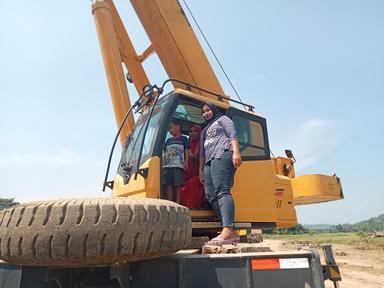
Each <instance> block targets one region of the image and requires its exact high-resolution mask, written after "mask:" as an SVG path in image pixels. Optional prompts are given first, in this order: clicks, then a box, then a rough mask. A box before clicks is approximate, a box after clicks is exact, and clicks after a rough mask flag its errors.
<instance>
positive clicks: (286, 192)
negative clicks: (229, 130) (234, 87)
mask: <svg viewBox="0 0 384 288" xmlns="http://www.w3.org/2000/svg"><path fill="white" fill-rule="evenodd" d="M131 3H132V5H133V7H134V9H135V11H136V13H137V15H138V17H139V19H140V21H141V23H142V25H143V27H144V29H145V31H146V32H147V35H148V37H149V39H150V42H151V45H150V46H149V47H148V48H147V49H146V50H145V51H144V52H143V53H142V54H141V55H138V54H137V53H136V52H135V50H134V48H133V44H132V42H131V41H130V38H129V36H128V34H127V32H126V30H125V28H124V26H123V23H122V21H121V19H120V17H119V14H118V12H117V10H116V8H115V6H114V4H113V2H112V1H109V0H106V1H94V4H93V6H92V13H93V16H94V18H95V22H96V27H97V32H98V37H99V42H100V47H101V52H102V55H103V59H104V66H105V70H106V74H107V78H108V83H109V88H110V94H111V97H112V101H113V107H114V109H115V116H116V121H117V125H118V126H119V127H120V125H121V124H122V121H123V119H124V117H125V115H126V114H127V112H128V110H129V109H130V108H131V106H132V105H131V103H130V102H129V97H128V92H127V91H128V90H127V87H126V80H125V75H124V73H123V67H122V63H123V64H124V65H125V67H126V69H127V70H128V73H129V76H128V78H129V79H130V81H132V82H133V84H134V85H135V87H136V89H137V92H138V94H139V95H143V97H142V98H141V99H142V100H140V101H148V102H147V103H150V104H151V105H144V106H143V108H142V109H141V111H140V112H141V116H140V118H139V119H138V121H137V122H136V123H134V120H133V116H132V113H131V114H130V115H129V116H128V119H127V121H126V123H125V124H124V125H122V128H121V133H120V140H121V142H122V144H123V147H124V148H123V150H124V151H123V156H122V158H121V162H120V166H119V169H118V172H117V175H116V177H115V179H114V181H113V182H109V186H110V187H113V195H114V196H118V197H141V198H161V193H160V191H161V177H160V175H161V161H162V159H161V156H162V150H163V147H164V143H165V140H166V137H167V127H168V125H169V122H170V121H171V119H173V118H176V119H178V120H179V121H180V122H181V130H182V132H183V134H187V133H188V130H189V128H190V127H191V126H192V125H194V124H198V125H203V124H204V119H203V117H202V115H201V111H200V105H201V103H202V102H205V101H208V102H211V103H213V104H215V105H217V106H218V107H220V109H221V112H222V113H224V114H226V115H228V116H229V117H230V118H232V120H233V122H234V124H235V127H236V131H238V137H239V143H240V150H241V155H242V158H243V166H242V167H241V168H240V169H238V171H237V172H236V177H235V184H234V187H233V197H234V201H235V203H236V216H235V220H236V223H237V226H238V227H244V228H246V227H248V228H251V227H259V228H260V227H279V228H280V227H292V226H295V225H296V224H297V218H296V212H295V206H296V205H306V204H313V203H320V202H325V201H332V200H337V199H341V198H343V195H342V190H341V185H340V181H339V179H338V178H337V177H336V176H325V175H318V174H317V175H304V176H296V175H295V170H294V157H293V155H292V153H291V152H290V151H287V152H286V153H288V158H287V157H276V158H271V156H270V155H271V152H270V148H269V140H268V133H267V125H266V120H265V119H264V118H263V117H261V116H259V115H257V114H255V113H254V112H253V106H251V105H248V104H245V103H240V102H239V101H235V100H233V99H230V98H229V97H227V96H225V94H224V91H223V89H222V87H221V85H220V83H219V81H218V79H217V77H216V75H215V73H214V71H213V69H212V67H211V65H210V64H209V62H208V59H207V57H206V55H205V53H204V51H203V49H202V47H201V46H200V43H199V41H198V39H197V37H196V35H195V33H194V32H193V30H192V27H191V25H190V23H189V22H188V19H187V18H186V16H185V13H184V11H183V9H182V7H181V5H180V3H179V2H178V1H176V0H137V1H135V0H132V1H131ZM153 53H156V54H157V56H158V57H159V59H160V61H161V63H162V65H163V66H164V68H165V71H166V72H167V74H168V76H169V78H170V79H171V80H170V81H169V84H170V85H173V86H174V90H173V91H172V92H170V93H168V94H167V95H164V96H163V95H161V97H160V99H157V97H158V94H159V93H158V92H159V89H158V88H157V87H153V86H151V84H150V81H149V80H148V77H147V75H146V73H145V71H144V68H143V66H142V62H143V61H144V60H145V59H146V58H147V57H149V55H151V54H153ZM146 89H147V90H146ZM151 89H152V90H154V91H152V90H151ZM162 89H163V88H162V87H160V90H161V92H163V90H162ZM144 90H146V92H147V93H144V94H143V92H144ZM145 97H150V98H151V99H150V100H148V99H146V100H143V98H145ZM152 104H154V105H152ZM236 104H237V105H236ZM239 104H240V105H241V106H243V107H244V108H245V109H239V108H236V107H239ZM168 136H169V135H168ZM124 167H125V168H124ZM112 183H113V186H112ZM191 216H192V221H193V223H192V226H193V228H196V229H197V228H201V229H204V228H214V227H218V225H219V224H220V223H218V222H217V220H216V222H215V220H214V219H215V215H214V213H213V212H212V210H209V209H203V207H201V208H200V209H191Z"/></svg>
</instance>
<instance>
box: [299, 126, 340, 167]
mask: <svg viewBox="0 0 384 288" xmlns="http://www.w3.org/2000/svg"><path fill="white" fill-rule="evenodd" d="M294 142H295V143H294V145H293V147H295V151H294V152H295V155H297V157H296V158H297V160H298V162H300V165H299V166H300V168H304V167H308V166H310V165H312V164H314V163H315V162H317V161H318V160H320V159H321V158H323V157H324V156H326V155H328V154H330V153H331V151H332V150H333V149H334V148H335V147H336V145H337V144H338V142H339V138H338V137H337V136H336V133H334V127H333V125H332V124H331V123H330V122H328V121H325V120H322V119H310V120H307V121H306V122H304V123H302V124H301V125H300V126H299V127H298V131H297V133H296V137H295V141H294Z"/></svg>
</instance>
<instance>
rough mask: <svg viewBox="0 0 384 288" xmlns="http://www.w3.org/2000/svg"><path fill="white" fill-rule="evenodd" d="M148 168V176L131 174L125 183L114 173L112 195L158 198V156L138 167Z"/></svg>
mask: <svg viewBox="0 0 384 288" xmlns="http://www.w3.org/2000/svg"><path fill="white" fill-rule="evenodd" d="M144 168H148V169H149V170H148V177H147V178H143V177H142V176H141V175H139V174H138V175H137V179H136V180H135V175H134V174H133V175H132V176H131V178H130V179H129V181H128V183H127V184H124V181H123V178H122V177H121V176H120V175H118V174H117V175H116V177H115V182H114V185H113V192H112V193H113V196H117V197H135V198H136V197H141V198H143V197H146V198H160V157H157V156H156V157H152V158H150V159H148V160H147V161H145V162H144V163H143V165H141V167H140V169H144Z"/></svg>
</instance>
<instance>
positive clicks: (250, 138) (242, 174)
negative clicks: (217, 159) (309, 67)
mask: <svg viewBox="0 0 384 288" xmlns="http://www.w3.org/2000/svg"><path fill="white" fill-rule="evenodd" d="M227 116H228V117H230V118H231V119H232V121H233V123H234V125H235V128H236V133H237V137H238V140H239V144H240V153H241V156H242V160H243V163H242V165H241V166H240V167H239V168H238V169H237V171H236V174H235V182H234V186H233V188H232V195H233V198H234V201H235V207H236V212H235V213H236V214H235V221H236V222H251V223H253V226H258V227H274V226H275V223H276V220H277V219H276V218H277V216H276V207H275V199H274V186H273V183H274V178H273V177H274V174H275V173H274V170H273V163H272V160H271V157H270V150H269V143H268V133H267V125H266V120H265V119H264V118H262V117H260V116H257V115H255V114H252V113H248V112H244V111H241V110H238V109H236V108H233V107H231V108H229V109H228V111H227Z"/></svg>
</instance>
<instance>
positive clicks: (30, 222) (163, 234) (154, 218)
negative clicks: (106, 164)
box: [0, 197, 192, 267]
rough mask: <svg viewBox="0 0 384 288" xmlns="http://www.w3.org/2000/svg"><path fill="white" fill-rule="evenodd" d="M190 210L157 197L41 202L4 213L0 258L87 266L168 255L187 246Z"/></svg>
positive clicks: (1, 216) (0, 215)
mask: <svg viewBox="0 0 384 288" xmlns="http://www.w3.org/2000/svg"><path fill="white" fill-rule="evenodd" d="M191 232H192V224H191V217H190V212H189V210H188V208H186V207H184V206H181V205H178V204H176V203H173V202H170V201H166V200H158V199H129V198H122V197H116V198H98V199H67V200H54V201H40V202H31V203H26V204H21V205H18V206H15V207H13V208H9V209H6V210H3V211H0V259H2V260H4V261H6V262H9V263H16V264H22V265H33V266H47V265H54V266H71V267H73V266H87V265H88V266H89V265H101V264H113V263H123V262H128V261H136V260H143V259H151V258H157V257H161V256H165V255H170V254H172V253H174V252H176V251H178V250H180V249H183V248H185V247H187V246H188V245H189V242H190V239H191Z"/></svg>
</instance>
